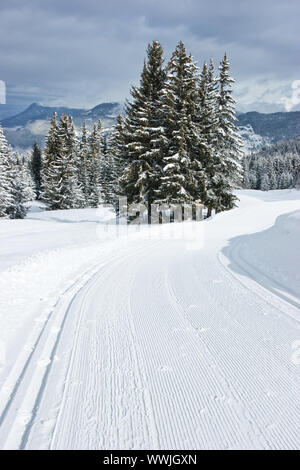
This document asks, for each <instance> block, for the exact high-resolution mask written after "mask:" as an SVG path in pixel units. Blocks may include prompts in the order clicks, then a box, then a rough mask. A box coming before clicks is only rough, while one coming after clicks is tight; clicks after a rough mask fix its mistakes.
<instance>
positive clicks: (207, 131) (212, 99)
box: [199, 59, 218, 216]
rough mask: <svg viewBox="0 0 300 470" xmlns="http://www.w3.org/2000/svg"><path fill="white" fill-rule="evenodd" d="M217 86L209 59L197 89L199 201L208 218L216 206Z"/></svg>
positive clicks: (204, 66) (212, 65)
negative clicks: (200, 170) (201, 142)
mask: <svg viewBox="0 0 300 470" xmlns="http://www.w3.org/2000/svg"><path fill="white" fill-rule="evenodd" d="M217 86H218V85H217V80H216V78H215V73H214V63H213V61H212V59H210V63H209V66H208V67H207V65H206V64H204V65H203V69H202V73H201V77H200V87H199V97H200V131H201V135H202V137H203V139H204V142H205V146H204V147H203V148H202V150H203V152H202V167H203V170H204V178H203V179H202V182H203V184H202V187H201V201H202V203H203V204H204V205H205V206H206V207H207V208H208V216H210V215H211V212H212V209H213V208H214V207H215V206H216V200H217V197H218V195H217V193H216V192H215V187H214V184H213V177H214V175H215V168H214V165H215V163H216V160H217V158H216V157H217V155H216V151H217V132H216V131H217V124H218V122H217V96H218V90H217Z"/></svg>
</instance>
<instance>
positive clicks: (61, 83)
mask: <svg viewBox="0 0 300 470" xmlns="http://www.w3.org/2000/svg"><path fill="white" fill-rule="evenodd" d="M299 17H300V3H299V1H298V0H251V2H250V1H245V0H220V1H219V0H181V1H176V0H175V1H174V0H84V1H82V0H49V1H47V2H46V1H44V0H1V2H0V45H1V46H0V80H4V81H5V82H6V85H7V92H8V94H7V103H8V104H14V103H17V104H20V103H21V104H22V105H26V104H30V103H31V102H33V101H38V102H40V103H41V104H50V105H58V104H61V105H62V104H63V105H68V106H72V107H84V108H87V107H92V106H95V105H96V104H98V103H100V102H103V101H123V100H124V98H125V97H126V96H128V90H129V87H130V85H131V84H133V83H137V81H138V77H139V73H140V71H141V67H142V62H143V58H144V56H145V48H146V45H147V43H148V42H149V41H152V40H153V39H158V40H159V41H160V42H161V43H162V45H163V47H164V49H165V55H166V56H167V57H168V56H169V54H170V53H171V52H172V50H173V49H174V48H175V46H176V44H177V43H178V41H179V40H182V41H183V42H184V43H185V45H186V47H187V49H188V51H190V52H192V54H193V56H194V57H195V59H196V60H197V61H198V63H199V65H200V66H202V64H203V62H204V61H205V60H208V59H209V58H210V57H212V58H213V59H214V60H215V62H216V63H217V62H218V61H219V60H220V59H221V57H222V56H223V54H224V51H225V50H226V52H227V54H228V56H229V59H230V62H231V65H232V74H233V76H234V77H235V78H236V86H235V98H236V99H237V101H238V109H239V110H241V111H248V110H258V111H262V112H273V111H277V110H284V109H287V110H296V109H300V106H299V103H300V98H299V95H300V86H299V88H298V85H300V81H299V82H297V80H300V64H299V44H300V32H299V31H300V28H299ZM292 86H293V87H294V89H293V88H292Z"/></svg>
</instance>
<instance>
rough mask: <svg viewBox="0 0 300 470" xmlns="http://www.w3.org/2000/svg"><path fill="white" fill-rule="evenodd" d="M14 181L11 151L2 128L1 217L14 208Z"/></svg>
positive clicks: (0, 132) (0, 158)
mask: <svg viewBox="0 0 300 470" xmlns="http://www.w3.org/2000/svg"><path fill="white" fill-rule="evenodd" d="M12 180H13V175H12V166H11V151H10V149H9V147H8V144H7V140H6V138H5V136H4V134H3V130H2V128H1V126H0V217H5V216H7V215H8V213H9V211H10V210H11V208H12V207H13V197H12Z"/></svg>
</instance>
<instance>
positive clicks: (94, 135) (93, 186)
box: [87, 121, 102, 207]
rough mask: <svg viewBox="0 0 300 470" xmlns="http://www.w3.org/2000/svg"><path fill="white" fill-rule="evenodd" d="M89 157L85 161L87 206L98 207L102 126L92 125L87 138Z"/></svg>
mask: <svg viewBox="0 0 300 470" xmlns="http://www.w3.org/2000/svg"><path fill="white" fill-rule="evenodd" d="M89 146H90V147H89V157H88V161H87V185H88V205H89V206H91V207H98V205H99V202H100V200H101V164H102V125H101V121H98V122H97V123H96V124H94V127H93V130H92V132H91V135H90V137H89Z"/></svg>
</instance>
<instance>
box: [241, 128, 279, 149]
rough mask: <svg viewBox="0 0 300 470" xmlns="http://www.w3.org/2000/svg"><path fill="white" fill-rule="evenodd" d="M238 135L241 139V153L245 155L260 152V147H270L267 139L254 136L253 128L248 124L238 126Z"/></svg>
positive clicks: (269, 141)
mask: <svg viewBox="0 0 300 470" xmlns="http://www.w3.org/2000/svg"><path fill="white" fill-rule="evenodd" d="M238 129H239V134H240V136H241V137H242V139H243V151H244V153H245V154H249V153H251V152H255V151H258V150H260V149H261V148H262V147H268V146H269V145H271V140H270V139H269V137H262V136H261V135H259V134H255V132H254V130H253V127H252V126H251V125H250V124H248V125H247V126H239V128H238Z"/></svg>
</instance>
